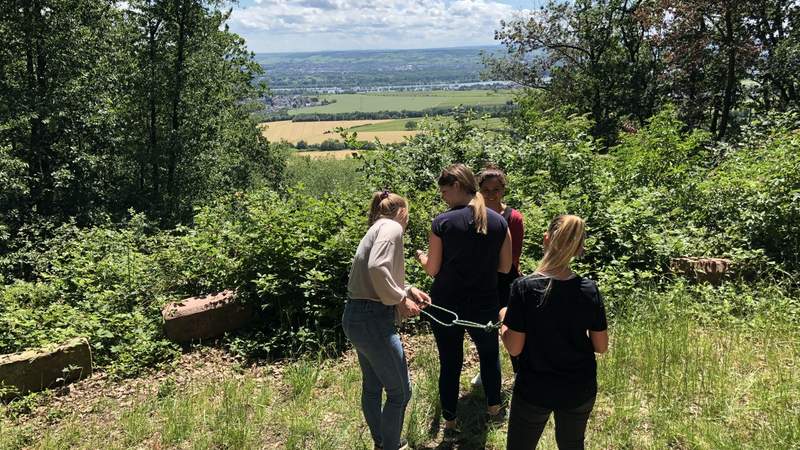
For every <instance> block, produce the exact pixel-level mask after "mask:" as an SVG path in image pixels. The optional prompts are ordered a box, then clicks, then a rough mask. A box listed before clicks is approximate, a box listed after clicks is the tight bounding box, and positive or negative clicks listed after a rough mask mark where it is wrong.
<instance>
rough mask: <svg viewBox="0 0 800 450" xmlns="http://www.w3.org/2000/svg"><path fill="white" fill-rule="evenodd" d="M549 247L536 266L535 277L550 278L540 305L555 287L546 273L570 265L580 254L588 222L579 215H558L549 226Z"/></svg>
mask: <svg viewBox="0 0 800 450" xmlns="http://www.w3.org/2000/svg"><path fill="white" fill-rule="evenodd" d="M547 237H548V239H547V247H546V248H545V249H544V257H543V258H542V260H541V261H540V262H539V265H538V266H537V267H536V272H535V273H534V277H537V278H549V280H548V282H547V287H546V288H545V289H544V292H542V297H541V299H540V301H539V306H541V305H543V304H545V303H546V302H547V298H548V297H549V296H550V291H551V290H552V288H553V279H552V278H550V277H547V276H546V275H545V273H548V272H549V273H553V272H557V271H559V270H561V269H566V268H568V267H569V264H570V262H572V258H574V257H575V256H578V254H579V252H580V251H581V249H582V248H583V241H584V239H585V238H586V222H585V221H584V220H583V219H581V218H580V217H578V216H573V215H571V214H562V215H558V216H556V217H555V218H554V219H553V220H552V221H551V222H550V226H549V227H547Z"/></svg>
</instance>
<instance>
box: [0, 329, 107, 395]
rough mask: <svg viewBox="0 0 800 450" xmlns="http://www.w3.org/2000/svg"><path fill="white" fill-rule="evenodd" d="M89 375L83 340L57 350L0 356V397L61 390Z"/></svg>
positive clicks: (88, 356)
mask: <svg viewBox="0 0 800 450" xmlns="http://www.w3.org/2000/svg"><path fill="white" fill-rule="evenodd" d="M91 373H92V352H91V349H90V348H89V342H87V341H86V339H83V338H76V339H72V340H69V341H67V342H65V343H64V344H62V345H59V346H53V347H46V348H40V349H34V350H28V351H25V352H21V353H12V354H9V355H0V394H2V395H0V396H2V397H3V398H4V399H7V398H10V397H14V396H16V395H24V394H27V393H29V392H38V391H41V390H44V389H48V388H54V387H59V386H64V385H66V384H68V383H71V382H73V381H77V380H79V379H81V378H86V377H88V376H89V375H91Z"/></svg>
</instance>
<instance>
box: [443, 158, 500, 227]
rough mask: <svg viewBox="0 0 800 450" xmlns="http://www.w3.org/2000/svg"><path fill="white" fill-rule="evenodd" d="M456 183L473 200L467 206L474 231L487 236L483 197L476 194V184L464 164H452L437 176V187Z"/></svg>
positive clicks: (486, 219) (487, 221) (478, 193)
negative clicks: (470, 209)
mask: <svg viewBox="0 0 800 450" xmlns="http://www.w3.org/2000/svg"><path fill="white" fill-rule="evenodd" d="M456 182H458V184H459V186H461V189H462V190H463V191H464V192H466V193H467V194H469V195H472V196H473V198H472V200H470V202H469V204H468V206H469V207H470V208H472V220H473V221H474V223H475V230H476V231H477V232H478V233H479V234H488V233H489V230H488V223H489V219H488V217H487V212H486V202H485V201H484V200H483V195H482V194H481V193H480V192H478V182H477V181H476V180H475V175H473V174H472V171H471V170H470V169H469V167H467V166H465V165H464V164H453V165H451V166H447V167H445V168H444V170H442V174H441V175H439V181H438V183H439V186H452V185H453V184H455V183H456Z"/></svg>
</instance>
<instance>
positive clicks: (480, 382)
mask: <svg viewBox="0 0 800 450" xmlns="http://www.w3.org/2000/svg"><path fill="white" fill-rule="evenodd" d="M481 385H483V380H481V373H480V372H478V374H477V375H475V378H473V379H472V386H474V387H478V386H481Z"/></svg>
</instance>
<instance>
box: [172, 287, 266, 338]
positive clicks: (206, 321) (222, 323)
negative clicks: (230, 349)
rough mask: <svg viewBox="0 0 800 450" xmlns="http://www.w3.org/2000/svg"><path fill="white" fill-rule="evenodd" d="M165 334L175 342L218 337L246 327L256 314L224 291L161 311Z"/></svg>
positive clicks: (176, 304)
mask: <svg viewBox="0 0 800 450" xmlns="http://www.w3.org/2000/svg"><path fill="white" fill-rule="evenodd" d="M161 315H162V317H163V318H164V334H165V335H166V336H167V337H168V338H169V339H171V340H173V341H176V342H189V341H193V340H198V339H209V338H213V337H217V336H220V335H222V334H224V333H225V332H227V331H233V330H237V329H239V328H242V327H244V326H246V325H247V324H248V323H249V322H250V321H251V320H253V318H254V317H255V314H254V313H253V310H252V308H249V307H248V306H246V305H243V304H241V303H240V302H238V301H237V300H236V294H235V293H234V292H233V291H230V290H227V291H223V292H220V293H217V294H212V295H207V296H202V297H191V298H187V299H184V300H181V301H179V302H173V303H170V304H168V305H167V306H165V307H164V309H163V310H162V311H161Z"/></svg>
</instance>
